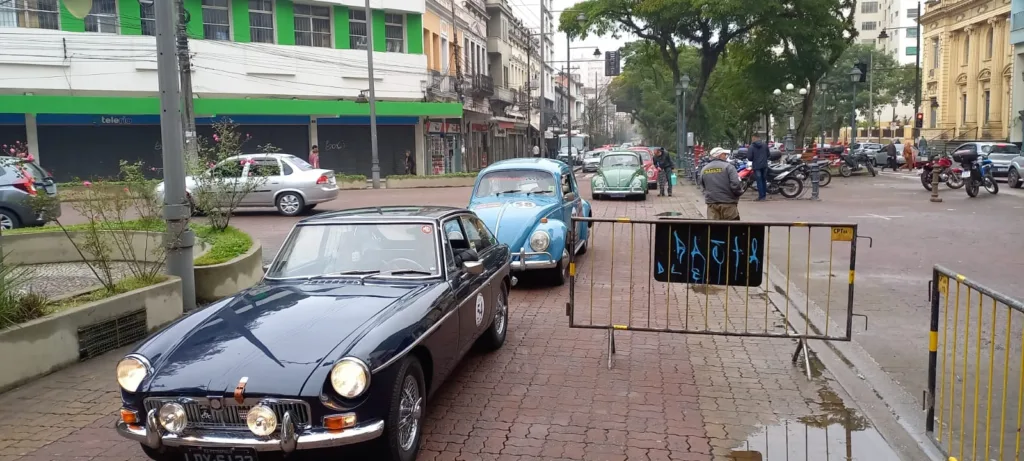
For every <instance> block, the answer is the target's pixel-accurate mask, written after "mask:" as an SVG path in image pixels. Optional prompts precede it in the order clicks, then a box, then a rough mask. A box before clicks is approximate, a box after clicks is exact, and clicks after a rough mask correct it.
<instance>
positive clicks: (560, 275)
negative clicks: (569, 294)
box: [551, 250, 569, 287]
mask: <svg viewBox="0 0 1024 461" xmlns="http://www.w3.org/2000/svg"><path fill="white" fill-rule="evenodd" d="M568 261H569V252H568V250H562V259H560V260H558V264H556V265H555V268H554V269H551V272H552V273H551V281H552V285H554V286H556V287H560V286H562V285H565V282H568V281H569V266H568V264H566V262H568Z"/></svg>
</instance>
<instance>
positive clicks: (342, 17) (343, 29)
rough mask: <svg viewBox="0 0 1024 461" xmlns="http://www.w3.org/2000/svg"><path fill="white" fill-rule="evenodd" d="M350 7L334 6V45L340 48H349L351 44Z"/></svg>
mask: <svg viewBox="0 0 1024 461" xmlns="http://www.w3.org/2000/svg"><path fill="white" fill-rule="evenodd" d="M349 34H351V31H350V30H349V25H348V7H347V6H341V5H335V6H334V47H335V48H337V49H339V50H347V49H348V48H349V45H351V43H350V41H349V38H350V37H349Z"/></svg>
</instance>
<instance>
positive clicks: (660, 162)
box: [651, 148, 675, 197]
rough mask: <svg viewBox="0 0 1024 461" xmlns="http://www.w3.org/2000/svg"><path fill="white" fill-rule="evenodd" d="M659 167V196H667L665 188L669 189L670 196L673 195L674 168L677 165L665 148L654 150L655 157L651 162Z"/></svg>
mask: <svg viewBox="0 0 1024 461" xmlns="http://www.w3.org/2000/svg"><path fill="white" fill-rule="evenodd" d="M651 163H653V164H654V167H655V168H657V169H658V197H664V196H665V189H668V196H669V197H671V196H672V178H671V176H672V170H674V169H675V165H674V164H673V163H672V158H670V157H669V156H668V154H666V153H665V148H661V149H658V150H656V151H654V159H653V161H652V162H651Z"/></svg>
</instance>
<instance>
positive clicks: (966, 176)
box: [960, 171, 971, 179]
mask: <svg viewBox="0 0 1024 461" xmlns="http://www.w3.org/2000/svg"><path fill="white" fill-rule="evenodd" d="M960 177H961V178H964V179H970V177H971V172H970V171H965V172H963V173H960Z"/></svg>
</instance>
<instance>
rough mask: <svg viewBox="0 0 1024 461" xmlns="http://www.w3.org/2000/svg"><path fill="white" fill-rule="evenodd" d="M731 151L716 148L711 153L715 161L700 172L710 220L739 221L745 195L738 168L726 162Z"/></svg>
mask: <svg viewBox="0 0 1024 461" xmlns="http://www.w3.org/2000/svg"><path fill="white" fill-rule="evenodd" d="M728 155H729V151H727V150H725V149H722V148H721V147H716V148H715V149H713V150H712V151H711V157H712V158H713V159H714V160H712V161H711V162H710V163H708V164H707V165H704V168H701V170H700V184H701V186H703V187H704V203H706V204H707V206H708V219H711V220H715V221H739V219H740V209H739V205H738V203H739V199H740V196H741V195H743V190H742V189H741V188H740V187H741V186H740V177H739V174H738V173H737V172H736V167H735V166H733V165H732V164H731V163H729V162H727V161H725V158H726V156H728Z"/></svg>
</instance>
